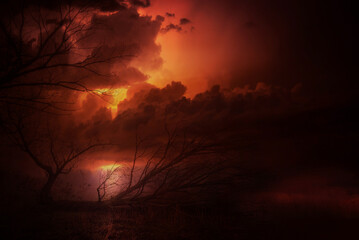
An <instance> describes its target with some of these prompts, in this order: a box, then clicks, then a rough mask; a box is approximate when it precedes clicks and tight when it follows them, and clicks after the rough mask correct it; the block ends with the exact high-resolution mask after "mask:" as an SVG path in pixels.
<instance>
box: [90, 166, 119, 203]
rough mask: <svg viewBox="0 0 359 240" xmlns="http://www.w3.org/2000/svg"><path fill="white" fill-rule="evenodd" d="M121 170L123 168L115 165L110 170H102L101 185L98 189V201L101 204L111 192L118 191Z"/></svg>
mask: <svg viewBox="0 0 359 240" xmlns="http://www.w3.org/2000/svg"><path fill="white" fill-rule="evenodd" d="M120 170H121V167H119V166H117V165H116V163H114V164H113V165H112V167H111V168H110V169H105V170H101V171H100V172H99V185H98V187H97V188H96V191H97V200H98V201H99V202H102V201H103V200H104V199H105V197H107V196H108V195H109V192H113V191H116V187H117V186H118V184H117V183H118V181H119V178H120V176H119V174H120Z"/></svg>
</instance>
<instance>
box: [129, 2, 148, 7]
mask: <svg viewBox="0 0 359 240" xmlns="http://www.w3.org/2000/svg"><path fill="white" fill-rule="evenodd" d="M130 3H131V4H132V5H134V6H136V7H144V8H146V7H149V6H151V1H150V0H144V1H143V0H130Z"/></svg>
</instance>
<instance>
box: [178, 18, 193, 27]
mask: <svg viewBox="0 0 359 240" xmlns="http://www.w3.org/2000/svg"><path fill="white" fill-rule="evenodd" d="M190 22H191V21H190V20H189V19H188V18H181V19H180V25H185V24H189V23H190Z"/></svg>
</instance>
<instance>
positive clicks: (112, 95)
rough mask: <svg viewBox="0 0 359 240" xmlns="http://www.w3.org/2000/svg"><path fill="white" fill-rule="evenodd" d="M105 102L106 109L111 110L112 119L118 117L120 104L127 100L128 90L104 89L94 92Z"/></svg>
mask: <svg viewBox="0 0 359 240" xmlns="http://www.w3.org/2000/svg"><path fill="white" fill-rule="evenodd" d="M94 92H95V93H96V94H98V95H99V96H100V97H101V98H102V99H103V100H104V101H105V102H106V107H107V108H108V109H110V110H111V115H112V118H114V117H116V114H117V110H118V109H117V107H118V104H119V103H120V102H121V101H123V100H124V99H126V96H127V89H126V88H102V89H96V90H94Z"/></svg>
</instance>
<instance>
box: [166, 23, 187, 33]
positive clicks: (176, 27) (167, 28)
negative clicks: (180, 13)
mask: <svg viewBox="0 0 359 240" xmlns="http://www.w3.org/2000/svg"><path fill="white" fill-rule="evenodd" d="M171 30H176V31H177V32H180V31H182V27H180V26H179V25H175V24H173V23H170V24H168V25H167V26H166V27H164V28H162V29H161V32H163V33H167V32H169V31H171Z"/></svg>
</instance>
